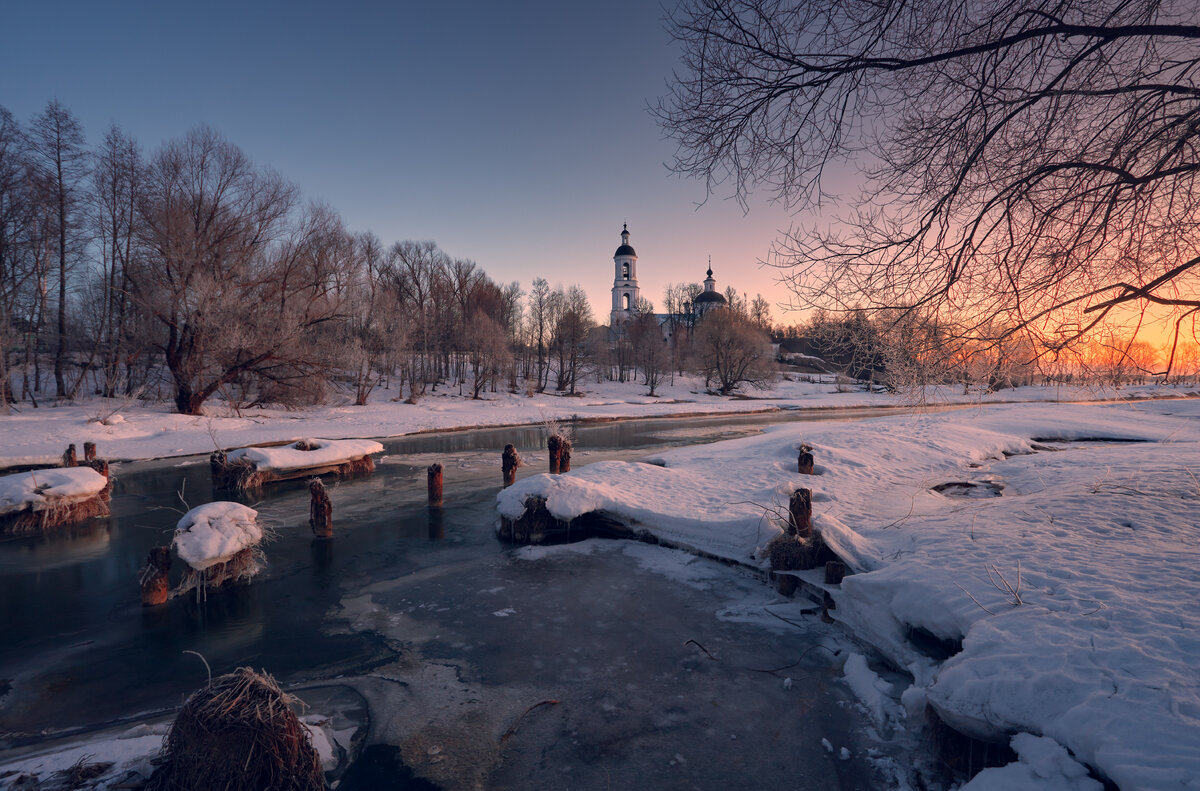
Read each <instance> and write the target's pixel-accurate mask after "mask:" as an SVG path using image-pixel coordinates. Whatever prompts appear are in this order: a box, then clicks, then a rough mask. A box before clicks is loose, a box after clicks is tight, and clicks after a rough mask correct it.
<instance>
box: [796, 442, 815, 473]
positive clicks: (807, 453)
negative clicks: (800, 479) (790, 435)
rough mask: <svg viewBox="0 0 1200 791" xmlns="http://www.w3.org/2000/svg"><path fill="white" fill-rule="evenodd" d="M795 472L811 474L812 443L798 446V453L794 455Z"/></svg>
mask: <svg viewBox="0 0 1200 791" xmlns="http://www.w3.org/2000/svg"><path fill="white" fill-rule="evenodd" d="M796 472H798V473H800V474H801V475H812V474H813V454H812V445H801V446H800V455H799V456H797V457H796Z"/></svg>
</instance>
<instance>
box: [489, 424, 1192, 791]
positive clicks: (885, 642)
mask: <svg viewBox="0 0 1200 791" xmlns="http://www.w3.org/2000/svg"><path fill="white" fill-rule="evenodd" d="M801 442H806V443H809V444H811V445H813V446H814V449H815V450H814V454H815V456H816V460H817V473H818V474H817V475H815V476H802V475H798V474H797V473H796V454H797V450H796V449H797V446H798V445H799V444H800V443H801ZM648 461H654V462H656V463H658V464H662V465H665V466H663V467H658V466H652V465H648V464H639V463H626V462H606V463H599V464H594V465H590V466H587V467H584V468H582V469H580V470H578V471H575V472H572V473H570V474H568V475H565V476H558V477H551V476H547V475H539V476H534V477H531V478H526V479H524V480H522V481H520V482H518V484H517V485H515V486H513V487H510V488H509V489H506V490H505V491H504V492H502V493H501V495H500V496H499V500H498V507H499V509H500V510H501V512H502V513H507V514H508V515H510V516H512V515H515V514H516V513H518V512H519V510H520V502H521V500H522V499H523V498H524V497H525V496H527V495H530V494H540V495H542V496H545V497H547V498H548V500H547V506H548V507H549V509H550V510H551V512H552V513H554V514H555V515H556V516H558V517H560V518H570V517H573V516H577V515H579V514H581V513H584V512H586V511H589V510H595V509H600V510H604V511H606V512H609V513H611V514H614V515H617V516H619V517H622V518H623V519H626V520H631V521H636V522H638V523H639V524H640V526H642V527H644V528H647V529H650V530H651V531H652V532H655V533H657V534H659V535H661V536H662V537H664V538H667V539H669V540H670V541H672V542H673V543H676V544H680V545H685V546H690V547H693V548H696V549H699V550H703V551H706V552H711V553H714V554H717V555H721V556H724V557H729V558H732V559H735V560H737V561H740V562H743V563H751V564H758V565H761V564H762V563H763V561H761V560H754V559H752V556H754V553H755V550H756V549H757V548H760V547H762V546H763V545H764V544H765V543H766V542H767V541H768V540H769V539H770V538H771V537H772V536H773V535H775V534H776V533H777V532H778V528H777V527H776V526H775V525H774V524H773V522H775V520H774V519H773V518H772V512H773V510H774V511H775V512H779V511H782V510H783V509H784V508H785V506H786V498H787V495H788V494H789V493H790V492H791V490H792V489H794V488H796V487H798V486H805V487H808V488H811V489H812V490H813V500H814V505H813V508H814V523H815V525H816V527H817V528H818V529H819V530H820V532H821V533H822V535H823V536H824V538H825V540H826V542H827V543H828V544H829V545H830V546H831V547H833V548H834V549H835V551H836V552H837V553H838V554H839V555H840V556H841V557H843V558H844V559H845V560H846V561H847V562H848V563H849V564H850V566H851V567H852V568H853V570H854V571H855V572H857V573H856V574H853V575H852V576H849V577H847V578H846V580H845V582H844V583H843V584H842V585H841V586H840V590H838V591H837V592H836V594H835V598H836V599H837V609H836V611H835V612H834V615H835V617H836V618H837V619H838V620H840V621H841V622H843V623H844V624H845V625H846V626H848V627H849V628H850V629H852V630H853V631H854V632H855V633H856V634H857V635H858V636H860V637H861V638H863V639H864V640H866V641H867V642H869V643H870V644H872V645H874V646H875V647H876V648H877V649H878V650H879V651H881V652H882V653H883V654H884V655H885V656H886V657H887V658H889V659H890V660H891V661H892V662H893V663H895V664H896V665H897V666H899V667H902V668H904V669H906V670H907V671H908V673H910V674H911V676H912V677H913V679H914V685H913V689H911V690H909V692H908V693H906V694H905V696H904V702H905V708H907V709H909V710H918V711H919V710H920V708H921V704H922V703H923V701H925V700H927V701H928V702H929V703H930V704H932V706H933V707H934V708H935V710H936V711H937V712H938V713H939V714H940V715H941V716H942V717H943V719H945V720H946V721H947V722H949V723H951V724H952V725H953V726H955V727H956V728H958V729H960V730H962V731H964V732H967V733H969V734H972V735H976V736H979V737H986V738H990V739H1002V738H1007V737H1010V736H1013V735H1014V734H1032V736H1028V735H1027V736H1017V737H1016V738H1015V739H1014V741H1013V747H1014V749H1015V750H1016V752H1017V753H1018V755H1019V756H1020V762H1019V763H1018V764H1013V765H1012V766H1011V767H1006V768H1005V770H1003V773H994V774H989V775H987V776H981V778H980V779H979V780H978V781H977V782H978V783H979V785H978V786H973V787H979V788H999V787H1007V788H1017V787H1020V788H1044V789H1051V788H1079V789H1084V788H1094V787H1095V784H1094V783H1092V782H1091V781H1089V780H1088V778H1086V777H1085V776H1084V774H1083V772H1082V770H1081V768H1080V767H1079V766H1078V763H1077V762H1082V763H1084V764H1086V765H1088V766H1090V767H1092V768H1093V769H1094V770H1095V771H1096V772H1097V773H1098V774H1100V775H1103V776H1105V777H1107V778H1108V779H1109V780H1111V781H1113V782H1114V783H1116V784H1117V785H1118V786H1119V787H1120V788H1121V789H1123V791H1132V790H1133V789H1164V788H1175V789H1200V671H1198V668H1200V584H1198V583H1200V532H1198V531H1200V401H1196V400H1182V401H1156V402H1146V403H1140V404H1139V403H1133V404H1107V405H1075V404H1022V405H995V406H987V407H981V408H980V409H973V410H960V411H955V412H950V413H941V414H933V415H919V414H918V415H912V414H908V415H897V416H893V417H887V418H880V419H875V420H868V421H860V422H852V423H816V424H812V423H810V424H803V425H782V426H773V427H769V428H767V430H766V431H765V433H764V434H763V435H760V436H754V437H747V438H742V439H736V440H729V441H726V442H722V443H718V444H714V445H704V446H697V447H689V448H681V449H677V450H671V451H669V452H666V453H664V454H662V455H661V456H660V457H659V458H656V459H649V460H648ZM951 482H963V483H990V484H993V485H994V486H995V487H997V488H999V489H1000V491H1001V492H1002V496H1000V497H955V496H948V495H946V494H941V493H938V492H936V491H934V490H933V487H934V486H937V485H939V484H943V483H951ZM974 491H980V488H978V487H977V488H976V489H975V490H974ZM914 630H916V631H917V632H918V633H920V632H925V633H931V634H932V635H934V636H936V637H937V638H940V639H941V640H942V641H944V643H945V645H946V646H952V647H953V646H956V645H957V644H958V643H960V642H961V645H962V649H961V651H959V652H957V653H955V654H954V655H953V656H950V657H949V658H948V659H944V660H939V659H937V658H933V657H931V656H929V655H927V654H928V653H935V652H929V651H927V650H923V649H922V648H921V647H920V646H919V645H918V643H919V642H920V641H914V640H912V639H911V637H912V635H913V633H914ZM953 650H954V649H953V648H951V651H953ZM864 670H865V665H864V667H863V668H858V667H856V666H850V665H849V663H848V667H847V679H848V683H850V684H851V686H852V687H854V688H855V689H858V688H860V687H861V688H862V690H863V696H865V697H867V698H874V697H876V696H877V695H878V693H877V692H875V691H874V690H875V689H876V685H874V684H873V682H872V681H871V679H870V678H868V677H866V674H867V673H869V672H870V671H869V670H868V671H866V673H864V672H863V671H864ZM864 703H866V704H867V707H868V709H873V708H875V707H876V704H875V703H872V702H868V701H864ZM880 716H882V715H880ZM1033 737H1045V738H1038V739H1034V738H1033ZM1049 740H1052V741H1049ZM1059 745H1060V746H1061V747H1064V748H1066V749H1067V750H1069V751H1070V755H1068V754H1067V753H1065V752H1063V751H1061V750H1056V749H1055V748H1056V746H1059ZM1009 781H1012V782H1015V783H1016V785H1013V784H1012V783H1011V782H1009ZM996 783H1000V785H996Z"/></svg>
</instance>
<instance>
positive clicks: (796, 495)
mask: <svg viewBox="0 0 1200 791" xmlns="http://www.w3.org/2000/svg"><path fill="white" fill-rule="evenodd" d="M788 533H789V534H791V535H795V536H799V537H800V538H808V537H809V536H810V535H812V492H811V491H810V490H808V489H797V490H796V491H794V492H792V496H791V498H790V499H789V500H788Z"/></svg>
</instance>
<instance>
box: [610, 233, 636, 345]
mask: <svg viewBox="0 0 1200 791" xmlns="http://www.w3.org/2000/svg"><path fill="white" fill-rule="evenodd" d="M613 264H614V266H615V273H614V276H613V289H612V316H611V317H610V320H609V326H610V327H613V328H616V327H618V326H620V325H622V324H624V323H626V322H627V321H629V319H630V318H632V317H633V309H634V308H635V307H636V306H637V301H638V297H639V296H641V291H640V290H639V289H638V283H637V253H636V252H634V249H633V248H632V247H630V245H629V223H625V225H624V226H623V227H622V228H621V246H620V247H618V248H617V252H616V253H615V254H614V255H613Z"/></svg>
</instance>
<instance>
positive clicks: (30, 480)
mask: <svg viewBox="0 0 1200 791" xmlns="http://www.w3.org/2000/svg"><path fill="white" fill-rule="evenodd" d="M107 485H108V479H107V478H105V477H104V476H103V475H101V474H100V473H98V472H96V471H95V470H93V469H92V468H91V467H56V468H54V469H49V470H33V471H31V472H21V473H17V474H16V475H5V476H2V477H0V515H3V514H10V513H16V512H18V511H23V510H25V509H29V510H31V511H41V510H44V509H46V508H53V507H54V506H56V505H59V504H61V503H64V502H73V501H75V500H86V499H87V498H89V497H95V496H96V495H98V494H100V492H102V491H104V487H105V486H107Z"/></svg>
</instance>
